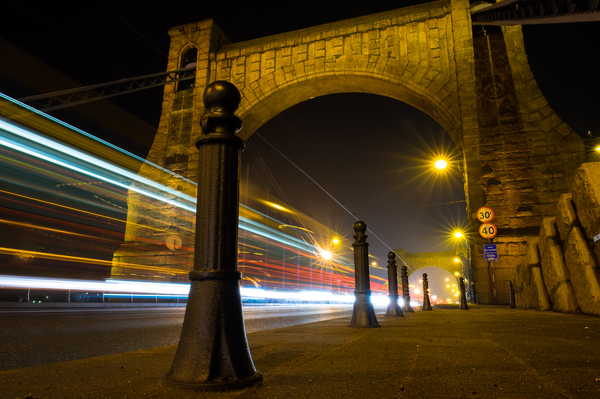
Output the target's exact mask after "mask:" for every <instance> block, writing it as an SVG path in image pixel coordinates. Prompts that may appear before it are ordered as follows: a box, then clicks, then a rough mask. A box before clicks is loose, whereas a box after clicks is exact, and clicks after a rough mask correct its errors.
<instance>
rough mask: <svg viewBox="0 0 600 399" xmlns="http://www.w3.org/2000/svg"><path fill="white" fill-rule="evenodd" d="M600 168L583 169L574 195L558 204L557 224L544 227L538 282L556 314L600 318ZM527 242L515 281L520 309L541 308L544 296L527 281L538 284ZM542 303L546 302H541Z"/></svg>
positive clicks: (597, 165) (596, 165)
mask: <svg viewBox="0 0 600 399" xmlns="http://www.w3.org/2000/svg"><path fill="white" fill-rule="evenodd" d="M599 173H600V163H597V162H594V163H586V164H583V165H582V166H581V167H580V168H579V169H578V170H577V171H576V173H575V179H574V182H573V189H572V194H571V193H569V194H564V195H562V196H561V197H560V198H559V200H558V201H557V205H556V209H557V215H556V217H555V218H544V220H543V221H542V225H541V227H540V234H539V240H538V245H537V247H538V248H539V256H540V264H541V269H540V271H541V275H540V277H539V278H538V280H540V281H543V284H544V286H545V288H546V291H547V293H548V299H549V302H550V305H551V307H552V310H554V311H558V312H570V313H572V312H582V313H585V314H589V315H595V316H600V267H599V265H598V251H599V250H600V246H599V245H597V244H598V243H596V242H594V240H593V237H594V236H595V235H597V234H598V232H599V231H598V224H599V222H598V219H597V218H598V217H600V213H599V212H598V209H599V208H600V206H599V205H600V204H599V203H598V201H599V200H600V178H599V177H600V175H599ZM530 247H533V242H531V243H530V242H528V247H527V254H526V257H525V260H524V262H523V263H522V264H521V265H519V268H518V273H517V277H516V280H515V281H516V283H515V285H516V287H517V290H516V293H517V297H516V298H518V299H517V301H516V302H517V305H518V306H519V307H522V308H531V307H532V308H537V309H542V306H541V302H539V305H540V306H535V305H534V300H533V299H532V297H533V296H534V295H536V292H537V293H539V290H537V289H536V288H534V287H533V286H532V285H529V286H528V285H527V281H533V270H535V267H533V268H531V269H529V268H528V266H529V265H531V264H534V263H535V262H536V257H535V256H536V254H535V251H533V250H532V249H531V248H530ZM542 301H543V300H542Z"/></svg>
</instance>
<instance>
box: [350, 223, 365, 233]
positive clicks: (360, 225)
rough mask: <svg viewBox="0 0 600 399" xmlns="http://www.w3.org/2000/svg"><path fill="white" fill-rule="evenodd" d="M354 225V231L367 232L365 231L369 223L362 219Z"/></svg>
mask: <svg viewBox="0 0 600 399" xmlns="http://www.w3.org/2000/svg"><path fill="white" fill-rule="evenodd" d="M352 227H354V231H355V232H357V233H361V234H365V231H367V224H366V223H365V222H362V221H360V220H359V221H358V222H356V223H354V225H353V226H352Z"/></svg>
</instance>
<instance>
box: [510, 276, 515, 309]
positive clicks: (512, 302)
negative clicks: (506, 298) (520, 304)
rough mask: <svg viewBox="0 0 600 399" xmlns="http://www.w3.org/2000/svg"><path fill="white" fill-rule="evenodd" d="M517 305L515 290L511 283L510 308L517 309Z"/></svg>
mask: <svg viewBox="0 0 600 399" xmlns="http://www.w3.org/2000/svg"><path fill="white" fill-rule="evenodd" d="M516 307H517V304H516V303H515V289H514V287H513V285H512V281H510V308H511V309H515V308H516Z"/></svg>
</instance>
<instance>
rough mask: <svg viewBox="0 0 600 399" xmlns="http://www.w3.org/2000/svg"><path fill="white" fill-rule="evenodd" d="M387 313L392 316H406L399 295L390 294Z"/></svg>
mask: <svg viewBox="0 0 600 399" xmlns="http://www.w3.org/2000/svg"><path fill="white" fill-rule="evenodd" d="M385 315H386V316H391V317H404V314H403V313H402V308H401V307H400V305H398V297H393V296H390V304H389V305H388V307H387V312H385Z"/></svg>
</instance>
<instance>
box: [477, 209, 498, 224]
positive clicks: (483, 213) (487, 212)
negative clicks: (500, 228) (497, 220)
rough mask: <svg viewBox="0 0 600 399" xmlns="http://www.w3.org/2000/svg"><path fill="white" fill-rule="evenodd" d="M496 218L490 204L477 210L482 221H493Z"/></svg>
mask: <svg viewBox="0 0 600 399" xmlns="http://www.w3.org/2000/svg"><path fill="white" fill-rule="evenodd" d="M493 219H494V211H493V210H492V208H490V207H488V206H482V207H481V208H479V209H478V210H477V220H479V221H480V222H481V223H485V222H491V221H492V220H493Z"/></svg>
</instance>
